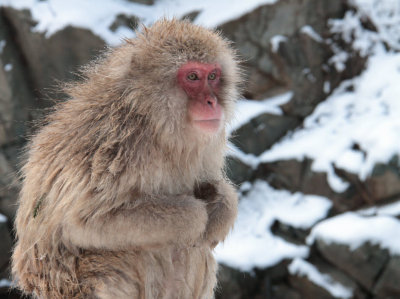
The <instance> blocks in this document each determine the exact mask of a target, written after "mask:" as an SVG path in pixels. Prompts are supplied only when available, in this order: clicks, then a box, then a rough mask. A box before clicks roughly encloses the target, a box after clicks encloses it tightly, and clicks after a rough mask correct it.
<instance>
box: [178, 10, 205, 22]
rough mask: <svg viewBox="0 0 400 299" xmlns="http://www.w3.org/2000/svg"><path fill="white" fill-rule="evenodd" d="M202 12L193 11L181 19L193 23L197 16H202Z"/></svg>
mask: <svg viewBox="0 0 400 299" xmlns="http://www.w3.org/2000/svg"><path fill="white" fill-rule="evenodd" d="M200 12H201V11H200V10H195V11H192V12H190V13H188V14H186V15H184V16H183V17H182V18H181V19H182V20H189V21H190V22H193V21H194V20H195V19H196V18H197V16H198V15H199V14H200Z"/></svg>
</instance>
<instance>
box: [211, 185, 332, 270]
mask: <svg viewBox="0 0 400 299" xmlns="http://www.w3.org/2000/svg"><path fill="white" fill-rule="evenodd" d="M247 188H249V186H247ZM330 208H331V202H330V201H329V200H328V199H326V198H324V197H320V196H314V195H303V194H301V193H295V194H291V193H289V192H288V191H280V190H275V189H273V188H271V187H270V186H269V185H268V184H267V183H266V182H264V181H256V182H255V183H254V184H253V186H252V188H251V190H250V191H249V193H248V194H247V195H246V196H244V197H243V198H242V199H241V200H240V202H239V215H238V219H237V221H236V224H235V227H234V229H233V231H232V232H231V234H230V235H229V236H228V238H227V239H226V241H225V242H224V244H220V245H218V246H217V248H216V252H215V254H216V258H217V260H218V261H219V262H222V263H224V264H227V265H229V266H231V267H235V268H239V269H241V270H243V271H250V270H251V269H252V268H254V267H260V268H264V267H268V266H272V265H275V264H277V263H279V262H280V261H281V260H283V259H286V258H295V257H303V258H304V257H306V256H307V255H308V252H309V249H308V247H307V246H298V245H295V244H292V243H289V242H287V241H285V240H283V239H281V238H279V237H277V236H275V235H274V234H272V233H271V231H270V227H271V226H272V224H273V223H274V221H276V220H279V221H280V222H282V223H285V224H287V225H290V226H293V227H297V228H302V229H308V228H310V227H311V226H312V225H314V224H315V223H316V222H317V221H320V220H321V219H323V218H324V217H326V215H327V213H328V211H329V209H330Z"/></svg>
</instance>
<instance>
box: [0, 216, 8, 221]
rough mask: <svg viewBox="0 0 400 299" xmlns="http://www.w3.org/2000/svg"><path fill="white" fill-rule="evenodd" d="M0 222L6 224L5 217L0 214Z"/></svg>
mask: <svg viewBox="0 0 400 299" xmlns="http://www.w3.org/2000/svg"><path fill="white" fill-rule="evenodd" d="M0 222H3V223H4V222H7V217H6V216H4V215H3V214H0Z"/></svg>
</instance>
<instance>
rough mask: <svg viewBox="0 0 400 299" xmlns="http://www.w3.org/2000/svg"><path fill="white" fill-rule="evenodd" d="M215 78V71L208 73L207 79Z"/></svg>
mask: <svg viewBox="0 0 400 299" xmlns="http://www.w3.org/2000/svg"><path fill="white" fill-rule="evenodd" d="M216 78H217V75H216V74H215V73H211V74H209V75H208V80H215V79H216Z"/></svg>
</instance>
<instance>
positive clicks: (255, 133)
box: [231, 113, 299, 156]
mask: <svg viewBox="0 0 400 299" xmlns="http://www.w3.org/2000/svg"><path fill="white" fill-rule="evenodd" d="M298 125H299V121H298V120H297V119H296V118H294V117H290V116H285V115H275V114H270V113H264V114H261V115H259V116H257V117H254V118H253V119H251V120H250V121H249V122H248V123H246V124H245V125H243V126H242V127H240V128H239V129H237V130H235V131H234V132H233V133H232V136H233V137H232V138H231V141H232V143H233V144H234V145H236V146H237V147H238V148H239V149H241V150H242V151H243V152H245V153H251V154H254V155H256V156H258V155H260V154H261V153H263V152H264V151H266V150H267V149H268V148H270V147H271V146H272V145H273V144H274V143H275V142H277V141H278V140H279V139H280V138H282V137H283V136H284V135H286V133H287V132H288V131H290V130H293V129H294V128H296V127H297V126H298Z"/></svg>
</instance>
